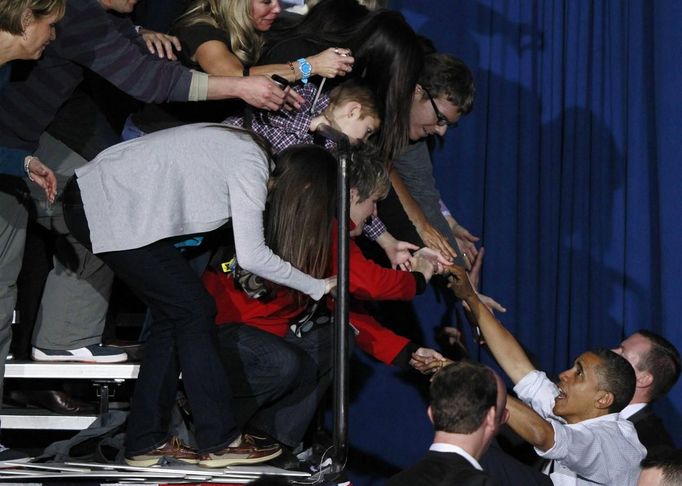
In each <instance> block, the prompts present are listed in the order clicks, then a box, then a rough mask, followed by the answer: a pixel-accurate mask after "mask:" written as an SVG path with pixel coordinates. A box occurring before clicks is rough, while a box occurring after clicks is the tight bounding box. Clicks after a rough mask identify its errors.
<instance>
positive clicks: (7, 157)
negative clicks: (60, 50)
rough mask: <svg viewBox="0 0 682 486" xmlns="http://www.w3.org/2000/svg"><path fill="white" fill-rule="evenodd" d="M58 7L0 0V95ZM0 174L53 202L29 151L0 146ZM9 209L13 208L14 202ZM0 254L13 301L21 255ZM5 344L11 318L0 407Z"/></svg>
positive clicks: (21, 223) (41, 42) (44, 37)
mask: <svg viewBox="0 0 682 486" xmlns="http://www.w3.org/2000/svg"><path fill="white" fill-rule="evenodd" d="M64 7H65V0H0V91H2V90H3V89H4V88H5V86H6V85H7V83H8V82H9V78H10V69H11V66H12V64H11V62H10V61H13V60H15V59H38V58H39V57H40V56H41V55H42V54H43V51H44V50H45V46H46V45H47V44H49V43H50V41H52V40H53V39H54V38H55V33H54V24H55V23H56V22H57V21H58V20H59V19H61V18H62V16H63V15H64ZM0 174H3V175H2V176H0V180H2V181H3V184H2V185H3V191H8V189H9V188H8V187H7V186H10V187H12V191H13V190H14V186H15V184H14V183H13V182H10V183H8V184H7V185H6V184H5V183H4V182H5V176H4V174H6V175H10V176H18V177H24V176H25V177H28V178H29V179H30V180H31V181H33V182H35V183H36V184H38V185H39V186H40V187H42V188H43V189H44V190H45V195H46V196H47V199H48V201H50V202H53V201H54V198H55V196H56V193H57V179H56V178H55V175H54V173H53V172H52V171H51V170H50V169H48V168H47V167H46V166H45V165H43V163H42V162H41V161H40V160H38V158H37V157H34V156H33V155H31V153H30V152H28V151H26V150H19V149H14V148H9V147H5V146H2V145H0ZM7 179H11V178H7ZM15 182H20V181H18V180H17V181H15ZM21 186H23V183H21V182H20V189H19V191H21ZM24 190H25V189H24ZM11 206H12V205H11V204H8V205H6V207H4V208H3V211H0V222H3V221H6V222H7V223H9V225H10V226H11V229H10V230H9V231H13V232H15V233H21V232H25V231H26V214H25V213H22V212H21V211H16V210H15V209H14V207H13V206H12V207H11ZM15 206H16V208H19V204H16V205H15ZM3 251H4V252H5V254H6V256H7V258H8V260H11V262H12V264H11V265H8V266H5V267H4V268H3V270H4V271H3V272H2V274H0V295H3V294H4V295H9V296H10V297H15V296H16V286H15V285H8V288H7V289H6V290H5V289H4V288H1V287H3V285H2V284H4V283H5V282H16V278H17V276H18V274H19V270H20V269H21V255H16V254H15V253H14V252H13V251H12V249H8V248H5V249H4V250H3ZM13 294H14V295H13ZM12 302H14V301H12ZM2 307H4V306H2ZM7 307H9V308H8V309H6V308H5V310H6V311H9V316H11V314H12V308H13V307H10V306H7ZM0 312H2V311H0ZM11 340H12V331H11V319H8V320H5V319H2V318H0V403H2V392H3V385H4V382H3V377H4V375H5V360H6V359H7V355H8V354H9V345H10V341H11ZM23 457H25V454H23V453H21V452H18V451H15V450H12V449H8V448H7V447H5V446H3V445H2V444H0V461H10V460H16V459H21V458H23Z"/></svg>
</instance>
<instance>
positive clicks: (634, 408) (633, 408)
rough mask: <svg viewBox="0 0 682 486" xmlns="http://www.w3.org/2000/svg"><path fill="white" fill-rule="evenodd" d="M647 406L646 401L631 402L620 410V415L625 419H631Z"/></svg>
mask: <svg viewBox="0 0 682 486" xmlns="http://www.w3.org/2000/svg"><path fill="white" fill-rule="evenodd" d="M646 406H647V404H646V403H631V404H630V405H628V406H627V407H625V408H624V409H623V410H621V411H620V417H621V418H624V419H629V418H630V417H632V416H633V415H634V414H636V413H637V412H639V411H640V410H642V409H643V408H644V407H646Z"/></svg>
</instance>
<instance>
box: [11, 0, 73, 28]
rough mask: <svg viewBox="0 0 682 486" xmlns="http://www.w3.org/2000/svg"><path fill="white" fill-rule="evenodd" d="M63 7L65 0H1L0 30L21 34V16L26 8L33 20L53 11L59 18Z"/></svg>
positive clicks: (62, 12) (62, 13)
mask: <svg viewBox="0 0 682 486" xmlns="http://www.w3.org/2000/svg"><path fill="white" fill-rule="evenodd" d="M65 8H66V0H3V1H1V2H0V30H2V31H5V32H8V33H10V34H12V35H21V34H22V33H23V32H24V26H23V24H22V19H21V17H22V15H24V11H25V10H26V9H29V10H30V11H31V13H32V14H33V17H34V21H35V19H39V18H40V17H47V16H48V15H52V14H54V13H56V14H57V16H58V17H60V18H61V17H62V16H63V15H64V9H65Z"/></svg>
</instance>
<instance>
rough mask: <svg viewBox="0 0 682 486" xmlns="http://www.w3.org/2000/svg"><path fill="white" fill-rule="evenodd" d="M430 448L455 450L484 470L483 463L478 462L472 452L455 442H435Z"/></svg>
mask: <svg viewBox="0 0 682 486" xmlns="http://www.w3.org/2000/svg"><path fill="white" fill-rule="evenodd" d="M429 450H430V451H435V452H454V453H455V454H459V455H460V456H462V457H463V458H464V459H466V460H467V461H469V463H470V464H471V465H472V466H474V467H475V468H476V469H478V470H479V471H483V468H482V467H481V465H480V464H479V463H478V461H477V460H476V459H474V457H473V456H472V455H471V454H469V453H468V452H467V451H465V450H464V449H462V448H461V447H459V446H456V445H454V444H446V443H445V442H435V443H433V444H431V447H429Z"/></svg>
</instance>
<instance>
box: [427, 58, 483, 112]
mask: <svg viewBox="0 0 682 486" xmlns="http://www.w3.org/2000/svg"><path fill="white" fill-rule="evenodd" d="M419 84H420V85H421V86H422V87H423V88H426V89H427V90H428V92H429V94H430V95H431V96H433V97H434V98H437V97H439V96H445V98H446V99H447V100H448V101H450V102H451V103H452V104H453V105H455V106H457V107H458V108H459V110H460V112H461V113H462V115H466V114H467V113H469V112H471V110H472V109H473V107H474V96H475V94H476V88H475V86H474V75H473V74H472V72H471V69H469V67H468V66H467V65H466V64H465V63H464V61H462V60H461V59H458V58H456V57H454V56H451V55H450V54H443V53H439V52H436V53H433V54H429V55H428V56H426V58H425V59H424V69H422V73H421V75H420V76H419ZM425 96H426V95H425Z"/></svg>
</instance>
